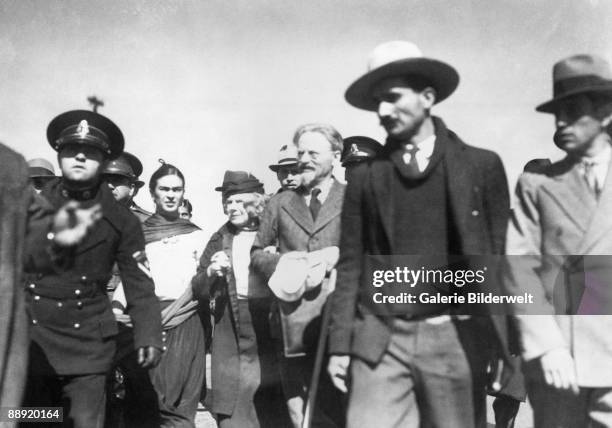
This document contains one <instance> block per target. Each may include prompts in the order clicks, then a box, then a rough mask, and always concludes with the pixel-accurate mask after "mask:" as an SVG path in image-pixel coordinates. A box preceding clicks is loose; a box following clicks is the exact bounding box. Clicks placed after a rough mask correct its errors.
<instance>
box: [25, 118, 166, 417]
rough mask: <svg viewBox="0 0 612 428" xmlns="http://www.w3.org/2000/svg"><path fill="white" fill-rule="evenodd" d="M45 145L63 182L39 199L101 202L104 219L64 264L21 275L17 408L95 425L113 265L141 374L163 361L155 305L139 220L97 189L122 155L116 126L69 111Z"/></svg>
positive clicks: (101, 399)
mask: <svg viewBox="0 0 612 428" xmlns="http://www.w3.org/2000/svg"><path fill="white" fill-rule="evenodd" d="M47 139H48V140H49V143H50V144H51V146H52V147H53V148H54V149H55V150H56V151H57V152H58V163H59V165H60V169H61V172H62V178H60V179H58V180H55V181H53V182H50V183H49V184H48V185H47V186H45V187H44V189H43V191H42V193H41V195H42V196H44V197H45V198H46V199H47V200H48V201H49V202H50V203H51V204H52V205H53V206H54V207H61V206H63V205H64V204H66V203H67V202H70V201H78V202H79V203H80V205H81V206H83V207H88V206H94V205H97V204H99V205H100V206H101V208H102V218H101V219H100V220H99V221H98V222H97V223H96V224H95V225H94V226H93V227H92V228H91V230H90V232H89V234H88V235H87V236H86V237H85V239H83V241H81V242H80V243H79V244H78V245H77V246H76V247H75V248H74V249H73V257H72V260H71V263H70V264H68V265H65V266H62V267H60V268H57V267H56V268H54V269H41V270H39V271H37V272H30V273H28V276H27V282H26V291H27V293H26V305H27V313H28V316H29V318H30V323H31V326H30V327H31V328H30V358H29V364H28V379H27V386H26V396H25V400H24V405H25V406H61V407H63V408H64V426H69V427H84V428H93V427H101V426H102V425H103V422H104V421H103V420H104V407H105V405H104V403H105V395H104V382H105V374H106V372H107V371H108V370H109V368H110V366H111V362H112V359H113V355H114V352H115V340H114V336H115V335H116V334H117V323H116V322H115V318H114V316H113V313H112V310H111V305H110V302H109V300H108V298H107V296H106V292H105V291H106V290H105V287H106V283H107V282H108V280H109V278H110V276H111V269H112V267H113V264H114V263H117V264H118V266H119V270H120V273H121V277H122V279H123V283H124V287H125V294H126V297H127V300H128V303H129V304H130V305H131V310H130V315H131V316H132V320H133V322H134V347H135V349H136V350H137V355H138V363H139V364H140V365H141V366H142V367H145V368H146V367H153V366H155V365H156V364H157V363H158V362H159V360H160V357H161V348H162V340H161V320H160V310H159V303H158V300H157V298H156V297H155V292H154V285H153V281H152V280H151V278H150V274H149V272H148V269H147V265H148V262H147V259H146V255H145V253H144V237H143V234H142V230H141V228H140V224H139V222H138V219H137V218H136V217H135V216H134V215H132V213H131V212H130V211H129V209H128V208H127V207H125V206H123V205H121V204H119V203H117V202H116V201H115V199H114V198H113V195H112V193H111V191H110V189H109V188H108V186H106V185H101V171H102V166H103V164H104V162H105V161H107V160H108V159H114V158H116V157H117V156H118V155H119V154H121V152H122V151H123V145H124V141H123V135H122V133H121V131H120V130H119V128H118V127H117V126H116V125H115V124H114V123H113V122H112V121H110V120H109V119H107V118H106V117H104V116H102V115H100V114H97V113H94V112H91V111H86V110H76V111H69V112H66V113H63V114H61V115H59V116H57V117H56V118H55V119H53V120H52V121H51V123H50V124H49V127H48V128H47ZM36 426H37V427H39V426H40V424H36ZM54 426H55V425H54Z"/></svg>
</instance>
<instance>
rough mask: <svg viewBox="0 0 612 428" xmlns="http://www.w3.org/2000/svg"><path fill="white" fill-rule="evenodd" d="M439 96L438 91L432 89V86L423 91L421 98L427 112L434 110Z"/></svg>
mask: <svg viewBox="0 0 612 428" xmlns="http://www.w3.org/2000/svg"><path fill="white" fill-rule="evenodd" d="M437 96H438V94H436V90H435V89H434V88H432V87H431V86H427V87H426V88H425V89H423V90H422V91H421V98H422V100H423V106H424V107H425V108H426V109H427V110H429V109H430V108H432V107H433V105H434V104H435V102H436V97H437Z"/></svg>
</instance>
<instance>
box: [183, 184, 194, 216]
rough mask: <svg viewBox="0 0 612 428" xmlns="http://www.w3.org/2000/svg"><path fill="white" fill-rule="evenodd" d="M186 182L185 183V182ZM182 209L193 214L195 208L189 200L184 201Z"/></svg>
mask: <svg viewBox="0 0 612 428" xmlns="http://www.w3.org/2000/svg"><path fill="white" fill-rule="evenodd" d="M183 182H184V181H183ZM181 206H182V207H185V208H186V209H187V212H188V213H189V214H191V213H192V211H193V206H191V202H189V199H183V203H182V204H181Z"/></svg>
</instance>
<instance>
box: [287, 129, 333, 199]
mask: <svg viewBox="0 0 612 428" xmlns="http://www.w3.org/2000/svg"><path fill="white" fill-rule="evenodd" d="M297 148H298V161H299V163H300V164H299V165H300V170H301V172H302V185H303V186H304V187H306V188H307V189H311V188H313V187H314V186H316V185H317V184H319V183H321V182H322V181H324V180H325V179H326V178H327V177H331V175H332V171H333V168H334V159H337V158H339V157H340V152H339V151H333V150H332V146H331V143H330V142H329V141H327V138H326V137H325V136H324V135H323V134H320V133H318V132H305V133H304V134H302V135H301V136H300V139H299V140H298V142H297Z"/></svg>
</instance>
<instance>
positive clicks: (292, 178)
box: [276, 164, 302, 190]
mask: <svg viewBox="0 0 612 428" xmlns="http://www.w3.org/2000/svg"><path fill="white" fill-rule="evenodd" d="M276 178H278V181H279V182H280V184H281V187H282V188H283V189H284V190H295V189H297V188H298V187H300V184H302V174H301V173H300V168H299V167H298V165H297V164H296V165H288V166H281V167H280V168H279V169H278V171H276Z"/></svg>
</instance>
